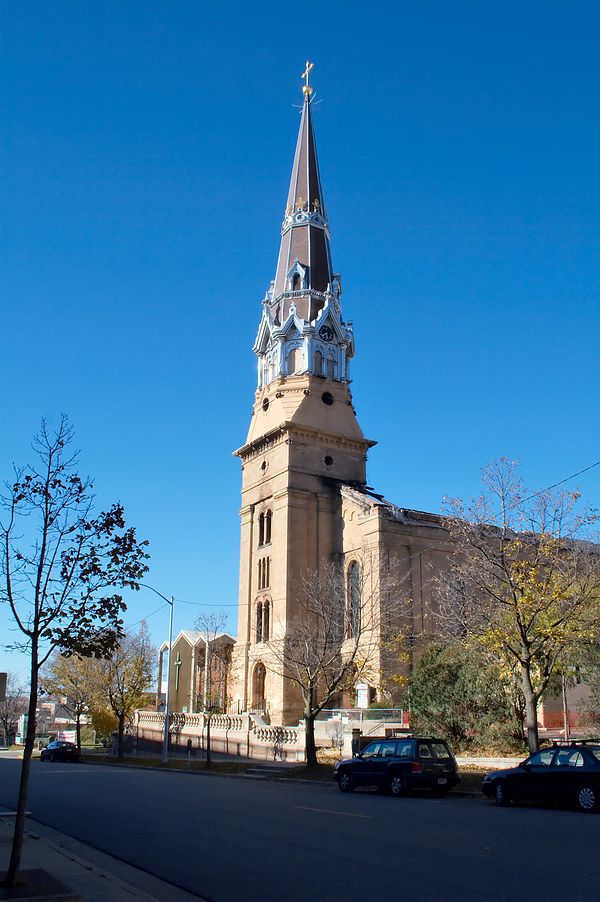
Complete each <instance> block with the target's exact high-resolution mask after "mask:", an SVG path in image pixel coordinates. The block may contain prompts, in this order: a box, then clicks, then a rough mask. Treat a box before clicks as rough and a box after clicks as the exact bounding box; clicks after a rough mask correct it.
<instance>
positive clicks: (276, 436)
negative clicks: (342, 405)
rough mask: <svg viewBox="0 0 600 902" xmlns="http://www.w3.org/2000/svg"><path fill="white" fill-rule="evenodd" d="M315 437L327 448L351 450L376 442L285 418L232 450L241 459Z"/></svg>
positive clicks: (311, 440) (364, 449)
mask: <svg viewBox="0 0 600 902" xmlns="http://www.w3.org/2000/svg"><path fill="white" fill-rule="evenodd" d="M315 438H316V439H317V440H318V442H319V443H320V444H322V445H324V446H326V447H329V448H346V449H350V450H352V451H363V452H366V451H367V450H368V449H369V448H372V447H373V446H374V445H376V444H377V442H376V441H373V440H372V439H367V438H366V439H362V440H360V439H354V438H347V437H346V436H344V435H339V433H335V432H323V430H321V429H311V428H310V426H297V425H296V424H295V423H292V422H290V421H289V420H286V421H285V422H284V423H281V425H280V426H277V427H276V428H275V429H271V430H269V432H265V433H264V435H261V436H260V437H259V438H257V439H255V440H254V441H253V442H249V443H248V444H247V445H242V447H241V448H237V449H236V450H235V451H233V452H232V453H233V456H234V457H240V458H241V459H242V460H249V459H251V458H253V457H256V456H257V455H258V454H262V453H264V451H265V450H266V449H268V448H273V447H274V446H275V445H280V444H281V443H282V442H283V441H288V442H294V441H310V442H314V440H315Z"/></svg>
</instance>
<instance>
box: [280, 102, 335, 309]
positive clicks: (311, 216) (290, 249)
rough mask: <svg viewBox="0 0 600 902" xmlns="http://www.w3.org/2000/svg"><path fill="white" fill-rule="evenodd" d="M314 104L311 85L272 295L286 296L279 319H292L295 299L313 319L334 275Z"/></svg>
mask: <svg viewBox="0 0 600 902" xmlns="http://www.w3.org/2000/svg"><path fill="white" fill-rule="evenodd" d="M311 107H312V90H309V91H305V92H304V103H303V104H302V116H301V119H300V129H299V131H298V140H297V142H296V152H295V154H294V162H293V165H292V176H291V179H290V188H289V191H288V197H287V203H286V209H285V216H284V220H283V224H282V229H281V246H280V249H279V258H278V260H277V272H276V274H275V282H274V287H273V300H274V301H277V300H278V299H282V301H283V303H282V304H281V309H280V311H279V317H278V318H279V321H280V322H284V321H285V320H286V319H287V316H288V314H289V308H290V306H291V304H292V303H294V304H295V305H296V310H297V313H298V316H299V317H300V318H301V319H304V320H306V321H307V322H313V321H314V320H315V319H316V317H317V315H318V313H319V310H321V309H322V307H323V305H324V301H325V299H324V297H323V298H320V297H319V296H318V295H319V294H324V293H325V292H326V291H327V288H328V286H330V285H331V283H332V280H333V272H332V266H331V254H330V249H329V226H328V224H327V215H326V211H325V203H324V200H323V190H322V188H321V177H320V175H319V164H318V160H317V146H316V143H315V133H314V128H313V123H312V110H311ZM296 273H297V274H298V276H299V278H298V279H297V280H296V281H295V282H294V279H293V275H291V274H296ZM294 286H296V287H295V288H294ZM315 292H316V293H317V295H315V294H314V293H315ZM284 295H285V296H284ZM282 296H284V297H283V298H282ZM277 306H279V305H277Z"/></svg>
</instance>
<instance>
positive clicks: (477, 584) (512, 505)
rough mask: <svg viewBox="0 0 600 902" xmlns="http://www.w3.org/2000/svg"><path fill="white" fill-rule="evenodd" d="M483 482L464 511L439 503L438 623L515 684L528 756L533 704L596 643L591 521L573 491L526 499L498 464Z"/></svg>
mask: <svg viewBox="0 0 600 902" xmlns="http://www.w3.org/2000/svg"><path fill="white" fill-rule="evenodd" d="M482 482H483V491H482V493H481V495H480V496H479V497H478V498H476V499H474V500H472V501H471V502H470V503H469V504H464V503H463V502H462V501H461V500H460V499H454V500H452V501H449V502H447V506H446V511H445V513H446V516H447V518H448V519H447V523H448V528H449V531H450V534H451V537H452V539H453V542H454V549H455V550H454V552H453V554H452V555H451V558H450V568H449V572H448V573H445V574H442V575H440V576H439V577H438V578H437V580H436V583H437V586H436V593H435V595H436V599H435V601H436V608H437V616H438V618H439V622H440V628H441V631H442V632H443V633H445V635H447V636H449V637H453V638H460V637H464V638H469V639H475V640H476V641H478V642H480V643H481V645H482V648H483V649H484V650H485V651H486V652H487V654H488V655H489V656H490V657H492V658H493V659H494V660H495V661H496V662H497V663H498V664H499V666H500V667H501V668H502V670H503V672H504V673H505V675H506V677H507V678H514V679H516V681H517V682H518V685H519V686H520V688H521V690H522V692H523V696H524V700H525V711H526V714H525V726H526V730H527V741H528V746H529V749H530V751H531V752H533V751H536V750H537V748H538V742H539V737H538V724H537V706H538V703H539V701H540V698H541V696H542V695H543V693H544V692H545V690H546V689H547V688H548V685H549V683H550V681H551V680H552V677H553V676H554V675H555V674H557V673H558V672H559V671H560V668H561V666H563V664H564V662H565V661H566V660H567V659H568V658H569V657H570V656H571V655H572V654H573V652H574V650H575V649H577V647H580V646H582V645H585V644H586V643H591V642H595V641H597V639H598V632H599V618H600V613H599V611H600V607H599V602H600V548H599V547H598V545H596V544H594V543H593V542H592V540H591V537H592V534H591V530H592V529H593V526H594V524H595V523H596V521H597V516H596V514H595V513H593V512H590V511H589V510H580V496H579V493H578V492H551V491H544V492H538V493H535V494H529V493H528V492H527V491H526V489H525V488H524V486H523V484H522V482H521V480H520V478H519V476H518V472H517V465H516V463H515V462H513V461H509V460H507V459H506V458H502V459H500V460H498V461H495V462H493V463H492V464H490V465H489V466H488V467H486V468H485V469H484V470H483V473H482Z"/></svg>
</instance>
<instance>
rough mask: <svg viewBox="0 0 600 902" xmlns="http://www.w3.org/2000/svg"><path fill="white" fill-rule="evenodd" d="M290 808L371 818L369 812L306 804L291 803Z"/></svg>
mask: <svg viewBox="0 0 600 902" xmlns="http://www.w3.org/2000/svg"><path fill="white" fill-rule="evenodd" d="M292 808H300V809H301V810H302V811H320V812H321V813H322V814H341V815H342V817H364V818H366V819H367V820H370V819H371V815H370V814H354V813H353V812H352V811H332V810H331V808H309V807H308V805H292Z"/></svg>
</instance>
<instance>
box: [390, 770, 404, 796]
mask: <svg viewBox="0 0 600 902" xmlns="http://www.w3.org/2000/svg"><path fill="white" fill-rule="evenodd" d="M390 792H391V794H392V795H393V796H396V798H398V796H401V795H404V793H405V792H406V787H405V785H404V780H403V779H402V777H401V776H400V774H395V775H394V776H393V777H392V779H391V780H390Z"/></svg>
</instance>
